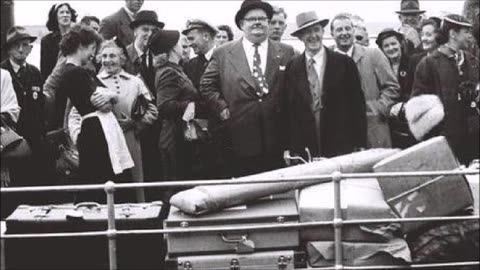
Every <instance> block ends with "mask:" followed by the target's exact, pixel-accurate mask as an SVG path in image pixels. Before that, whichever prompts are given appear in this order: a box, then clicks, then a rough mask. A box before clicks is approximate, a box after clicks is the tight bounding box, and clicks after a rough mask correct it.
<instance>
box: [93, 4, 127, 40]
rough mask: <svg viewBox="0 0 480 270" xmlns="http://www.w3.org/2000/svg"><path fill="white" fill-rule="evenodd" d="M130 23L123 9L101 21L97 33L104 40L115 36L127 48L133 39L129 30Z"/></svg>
mask: <svg viewBox="0 0 480 270" xmlns="http://www.w3.org/2000/svg"><path fill="white" fill-rule="evenodd" d="M131 22H132V19H130V16H129V15H128V14H127V12H126V11H125V9H124V8H121V9H120V10H119V11H117V12H115V13H113V14H112V15H110V16H108V17H106V18H104V19H103V20H102V21H101V23H100V30H99V33H100V35H102V37H103V38H104V39H112V38H113V37H115V36H116V37H117V38H118V39H119V40H120V41H121V42H122V44H123V45H125V46H127V45H128V44H130V43H132V42H133V40H134V39H135V37H134V36H133V30H132V29H131V28H130V23H131Z"/></svg>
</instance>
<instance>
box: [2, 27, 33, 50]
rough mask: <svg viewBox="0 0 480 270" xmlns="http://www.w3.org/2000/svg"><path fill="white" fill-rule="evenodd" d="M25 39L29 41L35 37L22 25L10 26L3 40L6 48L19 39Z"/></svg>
mask: <svg viewBox="0 0 480 270" xmlns="http://www.w3.org/2000/svg"><path fill="white" fill-rule="evenodd" d="M24 39H27V40H28V41H30V43H32V42H34V41H35V40H36V39H37V38H36V37H34V36H32V35H30V34H29V33H27V29H25V27H23V26H13V27H10V29H8V31H7V36H6V40H5V48H6V49H8V48H10V46H12V45H13V44H14V43H15V42H17V41H19V40H24Z"/></svg>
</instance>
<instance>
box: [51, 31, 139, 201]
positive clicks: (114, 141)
mask: <svg viewBox="0 0 480 270" xmlns="http://www.w3.org/2000/svg"><path fill="white" fill-rule="evenodd" d="M100 42H101V37H100V36H99V35H98V34H97V33H96V32H95V31H94V30H92V29H91V28H89V27H86V26H82V25H76V26H74V27H73V28H72V29H71V30H70V31H69V32H68V33H67V34H66V35H65V36H64V37H63V38H62V41H61V42H60V49H61V52H62V54H63V55H64V56H65V58H66V64H65V67H64V69H65V70H64V72H63V74H62V77H61V80H60V87H59V90H58V91H61V92H64V93H65V95H66V96H67V97H68V98H70V100H71V102H72V104H73V106H75V108H76V109H77V110H78V112H79V113H80V115H81V116H82V124H81V128H80V133H79V135H78V139H77V148H78V153H79V162H80V167H79V174H80V177H79V178H80V180H79V182H80V184H100V183H104V182H106V181H109V180H112V181H120V182H126V181H128V178H129V177H128V176H127V175H125V173H124V171H126V170H127V169H130V168H132V167H133V161H132V158H131V156H130V153H129V150H128V147H127V144H126V142H125V137H124V136H123V131H122V129H121V128H120V125H119V124H118V122H117V120H116V118H115V115H114V114H113V112H112V109H113V103H115V102H116V101H117V99H116V98H117V94H116V92H115V91H114V90H110V89H107V88H105V86H104V85H103V84H102V83H101V82H100V81H99V80H98V79H97V77H96V76H95V75H94V74H93V73H92V72H91V71H89V70H88V69H86V68H83V67H82V66H84V65H85V64H86V63H87V62H88V61H89V59H90V58H91V57H93V56H94V54H95V52H96V48H97V46H99V45H100ZM106 131H108V132H106ZM116 194H118V193H116ZM116 198H117V199H119V200H120V201H123V200H125V201H126V200H128V199H132V200H133V199H134V197H132V198H126V197H121V198H119V197H118V196H116ZM75 201H76V202H79V201H95V202H99V203H104V202H105V193H104V192H103V191H95V192H89V193H86V192H84V193H80V194H78V195H77V197H76V200H75Z"/></svg>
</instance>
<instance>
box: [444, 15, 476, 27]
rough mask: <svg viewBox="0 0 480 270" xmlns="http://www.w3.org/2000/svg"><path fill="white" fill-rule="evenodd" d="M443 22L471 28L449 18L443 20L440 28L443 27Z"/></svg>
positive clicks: (467, 24) (464, 23) (469, 25)
mask: <svg viewBox="0 0 480 270" xmlns="http://www.w3.org/2000/svg"><path fill="white" fill-rule="evenodd" d="M445 21H447V22H449V23H453V24H458V25H461V26H465V27H472V25H471V24H469V23H466V22H459V21H456V20H453V19H450V18H448V17H445V18H443V21H442V25H441V27H443V25H444V22H445Z"/></svg>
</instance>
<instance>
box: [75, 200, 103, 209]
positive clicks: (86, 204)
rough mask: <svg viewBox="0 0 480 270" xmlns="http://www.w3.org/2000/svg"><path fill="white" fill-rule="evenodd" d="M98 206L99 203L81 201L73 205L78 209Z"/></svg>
mask: <svg viewBox="0 0 480 270" xmlns="http://www.w3.org/2000/svg"><path fill="white" fill-rule="evenodd" d="M82 207H84V208H100V204H98V203H96V202H81V203H78V204H76V205H75V210H78V209H80V208H82Z"/></svg>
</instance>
